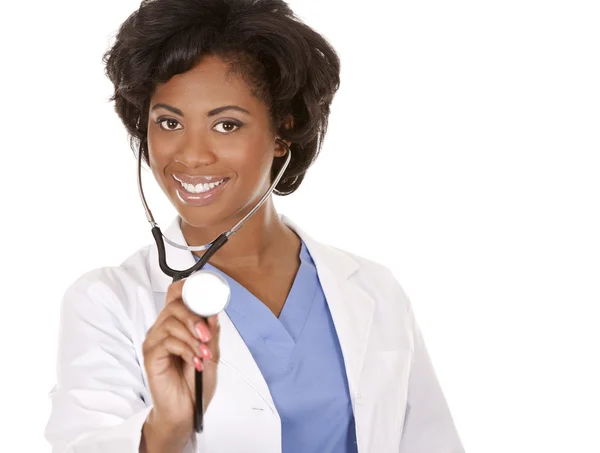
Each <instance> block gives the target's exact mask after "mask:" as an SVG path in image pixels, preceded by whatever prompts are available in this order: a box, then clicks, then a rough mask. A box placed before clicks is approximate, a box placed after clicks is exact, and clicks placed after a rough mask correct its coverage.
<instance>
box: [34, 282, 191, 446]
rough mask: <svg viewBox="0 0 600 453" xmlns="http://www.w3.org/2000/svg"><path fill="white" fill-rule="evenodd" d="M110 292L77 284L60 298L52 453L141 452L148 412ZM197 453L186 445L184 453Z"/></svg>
mask: <svg viewBox="0 0 600 453" xmlns="http://www.w3.org/2000/svg"><path fill="white" fill-rule="evenodd" d="M111 286H112V285H111V284H109V282H107V281H102V279H96V280H92V281H90V279H89V278H88V279H80V280H78V281H77V282H75V284H73V285H72V286H71V287H70V288H69V289H68V290H67V291H66V293H65V296H64V298H63V301H62V305H61V315H60V333H59V342H58V365H57V382H56V385H54V387H53V388H52V389H51V391H50V395H49V396H50V399H51V413H50V418H49V420H48V423H47V425H46V429H45V431H44V436H45V438H46V439H47V441H48V442H49V443H50V444H51V445H52V453H76V452H77V453H92V452H93V453H117V452H118V453H137V452H139V447H140V440H141V431H142V427H143V425H144V422H145V421H146V418H147V416H148V414H149V413H150V411H151V410H152V407H153V405H152V404H147V403H146V402H148V401H150V397H149V391H148V389H147V388H146V385H145V383H144V379H143V375H142V369H141V367H140V363H139V361H138V359H137V355H136V352H135V347H134V343H133V339H132V332H133V328H132V326H131V320H130V319H129V318H128V317H127V316H126V315H125V310H124V309H123V307H122V305H121V304H120V303H119V300H118V297H117V296H116V292H115V291H113V290H112V289H111ZM192 441H193V443H192ZM195 451H196V439H190V441H188V444H187V445H186V449H185V452H186V453H191V452H195Z"/></svg>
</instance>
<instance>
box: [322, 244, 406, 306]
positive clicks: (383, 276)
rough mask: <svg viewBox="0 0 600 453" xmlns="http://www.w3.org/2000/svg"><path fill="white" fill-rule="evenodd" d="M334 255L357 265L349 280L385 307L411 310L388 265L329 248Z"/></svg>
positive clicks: (342, 250)
mask: <svg viewBox="0 0 600 453" xmlns="http://www.w3.org/2000/svg"><path fill="white" fill-rule="evenodd" d="M327 247H328V248H329V249H330V250H332V251H333V252H334V253H337V254H340V256H344V257H345V258H346V259H348V260H351V261H353V262H354V263H356V268H355V270H354V272H353V273H352V274H351V275H350V277H349V279H350V280H351V281H352V282H353V283H355V284H357V285H359V286H360V287H361V289H363V290H364V291H366V292H367V293H368V294H370V295H371V296H372V297H374V299H376V300H377V301H379V302H380V303H381V304H383V305H386V306H387V305H391V306H394V307H395V308H400V309H401V310H402V311H405V310H408V309H409V305H410V302H409V299H408V297H407V295H406V293H405V292H404V289H403V288H402V286H401V284H400V282H399V280H398V278H397V277H396V275H395V274H394V272H393V271H392V270H391V269H390V268H389V267H388V266H386V265H384V264H382V263H380V262H378V261H375V260H372V259H369V258H366V257H364V256H361V255H358V254H356V253H353V252H350V251H348V250H344V249H341V248H338V247H334V246H331V245H330V246H327Z"/></svg>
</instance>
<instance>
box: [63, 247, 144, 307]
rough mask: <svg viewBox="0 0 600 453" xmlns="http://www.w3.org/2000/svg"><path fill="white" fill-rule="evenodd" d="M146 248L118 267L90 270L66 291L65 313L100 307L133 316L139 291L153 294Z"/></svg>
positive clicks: (64, 300)
mask: <svg viewBox="0 0 600 453" xmlns="http://www.w3.org/2000/svg"><path fill="white" fill-rule="evenodd" d="M149 251H150V246H149V245H148V246H145V247H142V248H140V249H139V250H137V251H136V252H135V253H133V254H132V255H130V256H129V257H127V258H126V259H125V260H124V261H123V262H122V263H121V264H120V265H118V266H104V267H99V268H96V269H92V270H89V271H87V272H85V273H83V274H82V275H80V276H79V277H78V278H76V279H75V280H74V281H73V282H72V283H71V284H70V285H69V286H68V287H67V289H66V291H65V294H64V298H63V310H65V309H66V310H75V311H81V310H87V309H92V308H93V309H98V308H99V307H103V308H109V309H110V310H111V311H113V310H118V311H120V312H122V311H123V310H125V311H126V312H130V313H131V311H132V310H134V307H133V304H134V303H135V301H136V300H137V299H138V297H139V295H140V290H142V291H146V292H151V283H150V271H149V269H148V253H149Z"/></svg>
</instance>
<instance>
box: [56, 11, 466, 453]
mask: <svg viewBox="0 0 600 453" xmlns="http://www.w3.org/2000/svg"><path fill="white" fill-rule="evenodd" d="M105 62H106V68H107V74H108V76H109V78H110V79H111V81H112V82H113V83H114V86H115V91H114V96H113V98H112V100H114V101H115V108H116V111H117V113H118V115H119V117H120V118H121V120H122V121H123V123H124V125H125V127H126V128H127V131H128V132H129V134H130V136H131V137H132V144H133V143H135V145H136V147H137V150H138V152H140V153H142V156H143V158H144V160H145V161H146V163H147V164H148V165H149V166H150V168H151V169H152V172H153V175H154V177H155V178H156V180H157V182H158V183H159V185H160V186H161V187H162V189H163V190H164V192H165V194H166V195H167V197H168V198H169V199H170V201H171V202H172V204H173V206H174V207H175V208H176V210H177V212H178V214H179V215H178V217H177V219H175V221H174V222H173V224H172V225H171V227H169V229H168V230H167V231H165V235H166V236H167V237H169V238H170V239H172V240H174V241H175V242H180V243H186V244H194V245H195V244H205V243H208V242H210V241H211V240H213V239H214V238H215V237H217V236H218V235H219V234H220V233H221V232H223V231H226V230H228V229H230V228H231V227H232V226H233V225H234V224H235V223H237V222H238V221H239V220H240V219H241V218H242V217H243V216H244V215H245V214H246V213H248V212H249V211H250V210H251V209H252V207H254V206H255V205H256V203H257V202H258V200H260V199H261V197H262V196H263V194H265V192H266V190H267V189H268V187H269V186H270V184H271V182H272V181H273V178H274V176H275V175H276V174H277V173H278V170H279V169H280V168H282V167H281V165H282V163H283V160H284V159H283V156H285V155H286V152H287V147H289V150H290V152H291V161H290V163H289V165H288V167H287V168H286V169H285V173H284V176H283V177H282V179H281V180H280V181H279V183H278V184H277V186H276V193H277V194H279V195H287V194H291V193H293V192H294V191H295V190H297V189H298V187H299V186H300V184H301V183H302V181H303V178H304V175H305V174H306V171H307V169H308V168H309V166H310V165H311V164H312V162H313V161H314V159H315V157H316V155H317V153H318V150H319V149H320V146H321V143H322V139H323V136H324V134H325V132H326V129H327V119H328V115H329V106H330V104H331V101H332V99H333V97H334V94H335V92H336V90H337V88H338V85H339V70H340V69H339V60H338V57H337V55H336V53H335V51H334V50H333V49H332V48H331V46H330V45H329V44H328V43H327V41H326V40H325V39H324V38H323V37H322V36H320V35H319V34H317V33H316V32H314V31H313V30H312V29H310V28H309V27H307V26H306V25H305V24H303V23H302V22H301V21H299V20H298V19H297V18H296V17H295V16H294V15H293V12H292V11H291V10H290V9H289V7H288V6H287V5H286V3H284V2H283V1H282V0H155V1H144V2H142V4H141V7H140V8H139V10H138V11H136V12H135V13H133V14H132V15H131V16H130V17H129V18H128V19H127V20H126V21H125V22H124V23H123V24H122V26H121V28H120V30H119V33H118V35H117V38H116V41H115V43H114V45H113V46H112V48H111V49H109V51H108V52H107V53H106V55H105ZM202 253H203V252H194V254H195V256H194V255H193V254H192V253H191V252H189V251H184V250H180V249H177V248H174V247H171V246H170V245H167V256H168V261H169V264H170V266H171V267H172V268H175V269H184V268H188V267H190V265H192V264H193V263H194V259H198V258H199V257H200V256H202ZM206 268H209V269H212V270H214V271H216V272H218V273H220V274H221V275H223V277H224V278H226V279H227V280H228V282H229V284H230V286H231V288H232V295H231V301H230V304H229V306H228V307H227V309H226V310H225V311H224V312H221V313H220V314H219V315H215V316H211V317H208V318H207V319H206V321H204V320H203V319H202V318H201V317H200V316H198V315H196V314H195V313H193V312H191V311H190V310H189V309H188V308H187V307H186V305H184V303H183V302H182V299H181V297H182V296H181V292H182V285H183V281H178V282H175V283H172V280H171V279H170V278H169V277H168V276H166V275H165V274H163V273H162V271H161V270H160V268H159V266H158V258H157V248H156V246H155V245H151V246H148V247H145V248H143V249H141V250H139V251H137V252H136V253H135V254H133V255H132V256H131V257H130V258H128V259H127V260H126V261H125V262H124V263H123V264H122V265H121V266H118V267H114V268H103V269H97V270H94V271H92V272H89V273H87V274H85V275H83V276H82V277H81V278H79V279H78V280H77V281H76V282H75V283H74V284H73V285H72V286H71V287H70V288H69V289H68V290H67V292H66V294H65V297H64V300H63V305H62V318H61V327H62V329H61V334H60V343H59V344H60V346H59V364H58V367H59V369H58V376H59V378H58V382H57V385H56V386H55V388H54V389H53V392H52V413H51V416H50V420H49V422H48V425H47V427H46V432H45V435H46V438H47V439H48V440H49V442H50V443H51V444H52V445H53V451H54V452H75V451H76V452H92V451H93V452H101V453H105V452H106V453H109V452H111V453H112V452H138V451H142V452H148V453H153V452H186V453H187V452H194V451H200V452H219V453H228V452H231V453H233V452H236V453H237V452H242V451H243V452H260V453H270V452H273V453H275V452H284V453H295V452H302V453H312V452H314V453H317V452H318V453H327V452H332V453H333V452H336V453H338V452H339V453H341V452H344V453H350V452H353V453H366V452H372V453H384V452H397V451H400V452H404V453H417V452H422V453H442V452H444V453H446V452H447V453H450V452H453V453H456V452H461V451H463V450H462V446H461V443H460V440H459V438H458V435H457V433H456V430H455V427H454V424H453V422H452V418H451V416H450V413H449V410H448V407H447V405H446V402H445V400H444V397H443V394H442V392H441V390H440V387H439V385H438V382H437V380H436V377H435V373H434V370H433V368H432V365H431V363H430V361H429V358H428V355H427V352H426V349H425V346H424V344H423V340H422V338H421V335H420V332H419V330H418V327H417V325H416V324H415V321H414V316H413V312H412V310H411V307H410V303H409V301H408V299H407V298H406V296H405V294H404V293H403V291H402V289H401V287H400V286H399V285H398V283H397V282H396V280H395V279H394V277H393V276H392V274H391V273H390V271H389V270H388V269H386V268H385V267H383V266H381V265H379V264H377V263H374V262H371V261H369V260H366V259H364V258H361V257H358V256H355V255H352V254H350V253H348V252H345V251H342V250H339V249H336V248H333V247H330V246H327V245H325V244H322V243H320V242H318V241H317V240H315V239H313V238H311V237H310V236H309V235H308V234H307V233H306V232H304V231H303V230H302V229H301V228H300V227H299V226H298V225H297V224H295V223H294V222H292V221H291V220H290V219H288V218H287V217H285V216H280V215H278V214H277V213H276V211H275V207H274V205H273V202H272V199H271V198H269V199H268V201H267V202H266V203H265V204H264V205H262V207H261V208H260V209H259V210H258V211H257V212H256V213H255V214H254V215H253V216H252V217H251V218H250V219H249V220H248V222H247V223H246V224H245V225H244V226H243V227H242V228H241V229H240V230H239V232H237V233H236V234H235V235H233V236H232V237H231V239H230V240H229V242H228V243H227V244H226V245H225V246H224V247H223V248H221V249H220V250H219V251H218V252H217V253H216V254H214V255H213V256H212V257H211V258H210V260H209V262H208V264H207V265H206ZM194 369H198V370H201V371H203V395H204V400H205V401H204V430H203V432H202V433H200V434H197V433H196V432H195V430H194V429H193V414H194V407H195V406H194V405H195V399H194V398H195V395H194V391H193V390H194Z"/></svg>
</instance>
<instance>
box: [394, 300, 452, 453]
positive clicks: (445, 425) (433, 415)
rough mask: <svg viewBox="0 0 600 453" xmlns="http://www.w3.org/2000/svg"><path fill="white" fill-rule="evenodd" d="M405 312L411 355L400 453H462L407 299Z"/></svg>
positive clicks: (446, 405)
mask: <svg viewBox="0 0 600 453" xmlns="http://www.w3.org/2000/svg"><path fill="white" fill-rule="evenodd" d="M405 300H407V301H408V299H405ZM408 312H409V313H408V314H409V322H410V323H411V325H412V331H413V335H414V355H413V363H412V367H411V371H410V377H409V384H408V404H407V405H406V414H405V419H404V431H403V434H402V439H401V441H400V453H464V448H463V446H462V443H461V441H460V438H459V436H458V433H457V431H456V428H455V426H454V422H453V420H452V416H451V414H450V410H449V408H448V404H447V403H446V399H445V398H444V394H443V392H442V389H441V387H440V384H439V382H438V379H437V376H436V374H435V371H434V368H433V365H432V363H431V360H430V358H429V353H428V352H427V348H426V346H425V343H424V341H423V336H422V334H421V330H420V329H419V326H418V324H417V323H416V321H415V318H414V313H413V311H412V308H411V306H410V302H408Z"/></svg>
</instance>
